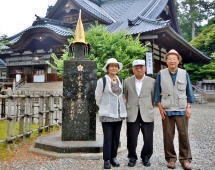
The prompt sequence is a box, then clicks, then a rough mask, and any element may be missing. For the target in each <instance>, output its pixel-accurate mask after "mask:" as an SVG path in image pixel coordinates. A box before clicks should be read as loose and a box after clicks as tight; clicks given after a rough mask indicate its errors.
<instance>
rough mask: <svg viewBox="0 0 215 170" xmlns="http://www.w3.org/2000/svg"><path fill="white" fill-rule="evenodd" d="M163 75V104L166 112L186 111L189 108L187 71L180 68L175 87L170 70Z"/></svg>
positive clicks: (165, 70)
mask: <svg viewBox="0 0 215 170" xmlns="http://www.w3.org/2000/svg"><path fill="white" fill-rule="evenodd" d="M160 73H161V104H162V106H163V107H164V108H165V110H166V111H184V110H185V108H186V106H187V95H186V86H187V78H186V71H185V70H183V69H180V68H178V72H177V76H176V80H175V85H173V82H172V78H171V76H170V73H169V70H168V68H166V69H163V70H161V71H160Z"/></svg>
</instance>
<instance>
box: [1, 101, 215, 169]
mask: <svg viewBox="0 0 215 170" xmlns="http://www.w3.org/2000/svg"><path fill="white" fill-rule="evenodd" d="M192 112H193V113H192V117H191V120H190V122H189V123H190V124H189V135H190V144H191V151H192V155H193V161H192V167H193V169H195V170H215V103H210V104H202V105H197V104H195V105H193V108H192ZM97 125H98V126H97V133H102V132H101V126H100V123H97ZM174 142H175V146H176V151H177V153H178V140H177V133H176V137H175V141H174ZM121 143H122V145H123V146H126V126H125V123H124V124H123V128H122V131H121ZM142 144H143V141H142V136H141V135H140V136H139V141H138V148H137V152H138V155H140V150H141V146H142ZM27 154H28V153H27ZM29 154H30V153H29ZM35 157H36V154H35ZM118 159H119V161H120V163H121V166H120V167H119V168H112V169H116V170H127V169H134V170H139V169H141V170H142V169H148V170H162V169H167V168H166V162H165V160H164V153H163V137H162V126H161V119H160V115H159V113H158V112H157V113H156V115H155V131H154V154H153V156H152V158H151V163H152V166H151V167H149V168H145V167H144V166H143V165H142V164H141V162H140V160H138V163H137V165H136V166H135V167H134V168H130V167H127V151H124V152H122V153H119V154H118ZM102 168H103V160H102V159H100V160H81V159H71V158H66V159H47V158H46V157H40V158H37V157H36V158H34V156H33V157H31V158H29V159H26V158H24V159H21V158H20V160H19V161H17V160H16V161H14V160H11V161H9V162H0V169H2V170H10V169H13V170H15V169H23V170H38V169H40V170H61V169H62V170H64V169H71V170H82V169H83V170H96V169H102ZM176 169H177V170H179V169H182V168H181V166H180V164H179V163H178V162H177V168H176Z"/></svg>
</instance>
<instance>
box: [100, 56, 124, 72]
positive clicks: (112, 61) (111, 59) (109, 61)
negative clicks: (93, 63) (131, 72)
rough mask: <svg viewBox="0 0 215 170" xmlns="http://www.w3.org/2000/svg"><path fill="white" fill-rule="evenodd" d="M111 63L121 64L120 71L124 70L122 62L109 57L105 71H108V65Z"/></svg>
mask: <svg viewBox="0 0 215 170" xmlns="http://www.w3.org/2000/svg"><path fill="white" fill-rule="evenodd" d="M109 64H118V65H119V71H120V70H122V63H120V62H118V61H117V60H116V59H115V58H109V59H108V60H107V61H106V64H105V66H104V67H103V70H104V72H107V66H108V65H109Z"/></svg>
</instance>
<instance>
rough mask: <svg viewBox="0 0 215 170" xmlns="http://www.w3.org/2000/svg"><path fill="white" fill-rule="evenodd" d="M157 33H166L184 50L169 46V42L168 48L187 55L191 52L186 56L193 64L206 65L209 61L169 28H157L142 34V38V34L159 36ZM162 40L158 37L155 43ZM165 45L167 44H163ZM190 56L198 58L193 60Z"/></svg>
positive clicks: (172, 45)
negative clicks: (184, 52)
mask: <svg viewBox="0 0 215 170" xmlns="http://www.w3.org/2000/svg"><path fill="white" fill-rule="evenodd" d="M159 33H167V34H168V36H169V37H170V38H172V40H176V41H177V43H179V44H180V45H181V46H183V48H184V49H183V48H180V49H177V48H178V47H177V46H175V44H174V43H172V44H171V42H169V43H170V45H169V47H170V48H175V49H177V50H178V51H180V50H182V51H186V52H187V53H188V52H191V53H190V54H187V55H189V57H190V58H189V60H191V61H192V62H195V63H208V62H209V61H210V60H211V58H210V57H208V56H206V55H205V54H203V53H202V52H201V51H199V50H198V49H197V48H195V47H193V46H192V45H191V44H189V42H187V41H186V40H185V39H184V38H183V37H181V36H180V35H179V34H178V33H176V32H175V30H174V29H173V28H172V27H170V26H168V27H164V28H159V29H157V30H153V31H148V32H144V33H143V36H144V34H159ZM162 39H163V38H162V37H160V39H158V40H157V41H161V40H162ZM155 41H156V40H155ZM165 43H166V44H167V43H168V42H165ZM161 45H162V46H164V43H163V44H161ZM168 50H169V49H168ZM192 54H193V56H196V57H198V58H193V57H192V56H191V55H192ZM185 55H186V54H185Z"/></svg>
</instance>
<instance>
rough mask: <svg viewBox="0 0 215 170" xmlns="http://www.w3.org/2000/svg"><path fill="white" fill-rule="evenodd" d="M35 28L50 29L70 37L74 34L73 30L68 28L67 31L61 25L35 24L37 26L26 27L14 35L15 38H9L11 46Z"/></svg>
mask: <svg viewBox="0 0 215 170" xmlns="http://www.w3.org/2000/svg"><path fill="white" fill-rule="evenodd" d="M34 30H48V31H52V32H54V33H55V34H58V35H60V36H63V37H69V36H71V35H72V31H71V30H69V29H68V31H67V30H66V29H65V28H62V27H59V26H54V25H50V24H45V25H35V26H31V27H29V28H27V29H25V30H24V31H22V32H21V33H19V34H17V35H16V36H13V37H14V38H13V39H12V38H9V40H10V42H9V43H10V46H12V45H14V44H17V43H18V42H19V41H20V40H21V39H22V37H23V36H24V35H25V34H26V33H28V32H30V31H34Z"/></svg>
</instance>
